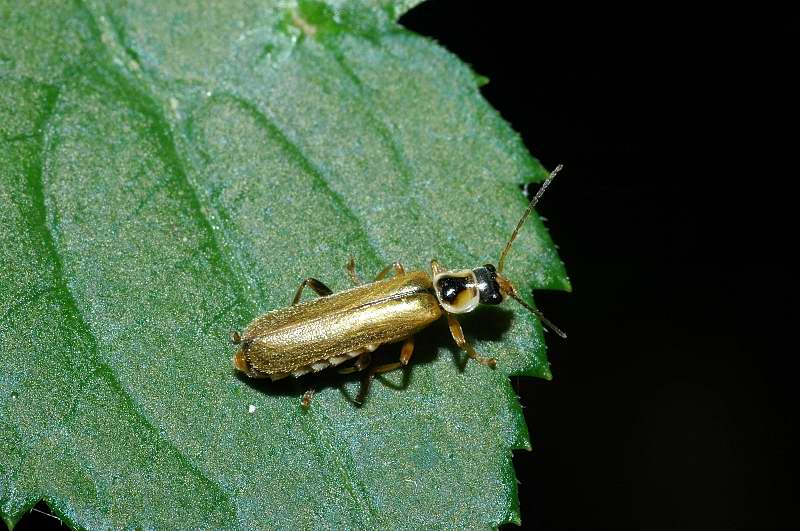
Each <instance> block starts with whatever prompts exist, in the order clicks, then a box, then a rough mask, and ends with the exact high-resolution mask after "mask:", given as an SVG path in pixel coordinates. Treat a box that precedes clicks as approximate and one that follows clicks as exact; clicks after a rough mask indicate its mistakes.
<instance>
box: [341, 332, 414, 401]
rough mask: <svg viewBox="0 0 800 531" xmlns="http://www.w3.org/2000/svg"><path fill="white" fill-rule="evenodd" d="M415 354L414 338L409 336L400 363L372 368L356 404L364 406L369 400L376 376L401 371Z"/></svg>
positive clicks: (402, 350) (401, 351)
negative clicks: (368, 395) (367, 399)
mask: <svg viewBox="0 0 800 531" xmlns="http://www.w3.org/2000/svg"><path fill="white" fill-rule="evenodd" d="M413 354H414V336H409V337H407V338H406V340H405V341H403V347H402V348H401V349H400V361H396V362H394V363H386V364H384V365H376V366H374V367H372V368H370V370H369V372H368V373H367V377H366V378H364V381H363V382H361V390H359V392H358V396H356V400H355V402H356V404H359V405H360V404H363V403H364V400H365V399H366V398H367V393H369V388H370V386H371V384H372V380H374V379H375V376H376V375H378V374H380V373H382V372H389V371H393V370H395V369H399V368H400V367H405V366H406V365H408V362H409V361H411V356H412V355H413Z"/></svg>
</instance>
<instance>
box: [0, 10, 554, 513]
mask: <svg viewBox="0 0 800 531" xmlns="http://www.w3.org/2000/svg"><path fill="white" fill-rule="evenodd" d="M416 3H417V2H416V1H409V0H405V1H399V0H398V1H388V0H384V1H379V0H362V1H353V0H339V1H333V0H330V1H327V2H325V3H322V2H316V1H300V2H299V3H297V2H292V1H282V2H277V1H272V2H265V1H263V0H262V1H259V2H236V3H234V2H219V3H208V5H207V6H206V7H198V6H197V5H195V4H194V3H188V2H187V3H185V4H186V5H182V3H179V2H169V3H161V2H159V3H153V2H143V1H142V2H137V1H131V2H127V3H120V2H108V3H103V2H102V1H100V0H87V1H85V2H78V1H76V2H41V5H35V3H34V2H24V3H23V2H15V1H11V0H9V1H5V2H3V3H2V5H0V212H2V218H1V219H2V223H1V224H0V263H2V269H1V270H0V361H1V362H2V367H3V370H2V372H1V373H0V513H1V514H2V517H3V518H4V519H5V521H6V522H7V523H8V525H9V526H13V524H14V523H15V522H16V521H18V519H19V518H20V517H21V515H23V514H24V513H25V512H26V511H27V510H28V509H29V508H30V507H32V506H33V505H34V504H35V503H36V502H37V501H38V500H40V499H44V500H45V501H46V502H47V503H48V504H49V506H50V507H51V508H52V509H53V511H55V512H56V513H57V514H58V515H60V516H61V517H63V518H64V519H66V521H67V522H68V523H69V524H70V525H71V526H73V527H80V528H123V527H126V528H127V527H158V528H178V527H179V528H195V527H212V528H252V527H266V528H288V527H292V528H315V529H316V528H337V529H341V528H397V527H412V528H420V527H424V528H490V527H493V526H496V525H498V524H500V523H503V522H507V521H517V522H518V521H519V509H518V502H517V497H516V489H517V486H516V482H515V478H514V471H513V468H512V463H511V450H512V449H517V448H528V447H529V441H528V434H527V429H526V427H525V424H524V421H523V417H522V412H521V409H520V405H519V403H518V401H517V397H516V396H515V395H514V392H513V390H512V388H511V385H510V382H509V378H508V377H509V375H515V374H526V375H536V376H541V377H545V378H549V377H550V373H549V370H548V364H547V361H546V359H545V355H544V342H543V338H542V330H541V328H540V326H539V324H538V323H537V322H536V320H535V319H534V318H533V317H532V316H531V315H529V314H527V313H525V312H523V311H521V310H520V308H519V307H518V306H510V307H506V308H490V309H481V310H479V311H476V312H475V313H474V314H471V315H470V316H468V317H466V318H464V319H462V322H463V323H464V328H465V331H466V333H467V335H468V337H469V338H470V339H471V340H473V342H474V344H475V346H476V348H477V350H478V351H479V352H481V353H482V354H484V355H488V356H495V357H496V358H497V359H498V367H497V369H496V370H491V369H488V368H486V367H483V366H480V365H478V364H476V363H466V364H464V365H463V369H462V362H463V361H464V359H465V358H464V355H463V353H460V352H459V351H458V349H457V348H455V346H454V345H453V344H452V340H451V339H450V338H449V337H448V335H447V330H446V327H445V326H442V324H441V323H439V324H437V325H435V326H433V327H431V328H430V329H428V330H427V331H425V332H423V333H422V334H421V337H420V338H419V340H418V343H417V350H416V354H415V358H414V363H412V365H411V366H410V367H409V368H407V369H406V370H404V371H395V372H393V373H388V374H386V375H385V376H384V377H382V378H380V379H379V380H378V381H376V383H375V385H374V386H373V388H372V392H371V394H370V397H369V399H368V402H367V403H366V405H365V406H364V407H362V408H357V407H354V406H353V404H352V403H351V402H350V401H349V400H348V396H350V397H352V396H354V395H355V393H356V392H357V390H358V386H359V376H358V375H352V376H349V377H345V376H340V375H337V374H336V373H335V372H334V371H328V372H330V373H331V374H327V373H323V374H320V375H319V376H314V377H308V378H304V379H299V380H296V381H283V382H277V383H275V384H269V383H264V382H256V383H254V382H251V381H247V379H246V378H240V377H237V375H236V374H234V371H233V370H232V367H231V363H230V357H231V355H232V353H233V348H232V347H231V345H230V344H229V342H228V337H229V336H228V334H229V331H230V330H233V329H241V328H243V327H244V326H245V325H246V324H247V323H248V322H249V321H250V320H251V319H252V318H254V317H255V316H257V315H259V314H260V313H263V312H265V311H267V310H271V309H275V308H279V307H282V306H285V305H287V303H288V302H289V300H290V298H291V295H292V294H293V292H294V290H295V289H296V287H297V285H298V283H299V282H300V280H301V279H302V278H304V277H306V276H314V277H317V278H319V279H321V280H322V281H324V282H325V283H327V284H328V285H330V286H331V287H332V288H334V290H341V289H344V288H347V287H349V283H348V280H347V277H346V275H345V272H344V264H345V262H346V261H347V258H348V257H349V256H351V255H352V256H354V257H355V259H356V263H357V265H358V267H359V270H360V271H361V274H362V276H364V277H368V276H370V275H374V273H375V272H376V271H378V270H379V269H381V268H382V266H383V265H385V264H386V263H389V262H391V261H393V260H401V261H402V262H404V264H405V265H406V267H408V268H412V269H419V268H427V267H428V263H429V261H430V259H431V258H434V257H435V258H438V259H439V260H440V261H441V262H442V263H443V264H444V265H445V266H448V267H453V268H461V267H475V266H477V265H480V264H483V263H486V262H495V261H496V260H497V256H498V253H499V251H500V249H501V247H502V245H503V243H504V242H505V240H506V238H507V237H508V235H509V232H510V230H511V229H512V227H513V226H514V223H515V222H516V221H517V218H518V217H519V216H520V214H521V213H522V211H523V210H524V208H525V200H524V198H523V197H522V194H521V193H520V190H519V185H520V184H521V183H523V182H527V181H531V180H541V179H543V178H544V176H545V171H544V169H543V168H542V167H541V166H540V165H539V164H538V163H537V162H536V161H535V160H533V159H532V158H531V157H530V155H529V154H528V153H527V152H526V150H525V148H524V146H523V144H522V142H521V141H520V139H519V138H518V136H517V135H516V134H515V133H513V132H512V131H511V129H510V128H509V126H508V125H507V124H506V123H504V122H503V121H502V120H501V119H500V117H499V116H498V114H497V113H496V112H495V111H494V110H493V109H491V108H490V106H489V105H488V104H487V103H486V102H485V101H484V100H483V99H482V97H481V96H480V94H479V92H478V89H477V81H476V79H478V78H477V77H476V76H475V75H474V74H473V73H472V72H471V71H470V70H469V69H468V68H467V67H466V66H465V65H464V64H463V63H461V62H460V61H459V60H458V59H457V58H455V57H454V56H453V55H451V54H450V53H448V52H447V51H445V50H443V49H442V48H440V47H439V46H437V45H436V44H435V43H433V42H431V41H430V40H428V39H425V38H422V37H419V36H417V35H414V34H412V33H410V32H408V31H406V30H404V29H403V28H401V27H400V26H398V25H397V23H396V18H397V17H398V16H399V15H400V14H401V13H402V12H403V11H405V10H407V9H409V8H410V7H411V6H413V5H414V4H416ZM506 271H507V273H508V276H509V277H510V278H511V279H513V280H514V281H515V282H516V283H517V284H518V286H519V287H520V288H524V291H526V292H528V291H529V288H551V289H568V288H569V284H568V280H567V278H566V276H565V273H564V270H563V267H562V264H561V262H560V261H559V259H558V256H557V254H556V251H555V250H554V248H553V245H552V243H551V242H550V240H549V238H548V236H547V233H546V230H545V229H544V227H543V226H542V224H541V221H540V220H538V219H535V217H534V219H532V220H531V221H530V222H529V224H528V226H526V227H525V229H524V230H523V232H522V234H521V236H520V238H519V240H518V242H517V243H516V244H515V249H514V250H513V252H512V253H511V254H510V257H509V261H508V267H507V269H506ZM506 306H508V305H506ZM380 352H382V353H383V359H386V360H389V359H392V358H396V356H397V353H398V352H397V346H396V345H393V346H388V347H383V348H382V349H381V351H380ZM307 385H314V386H315V387H316V388H317V390H318V393H317V395H316V397H315V398H314V401H313V403H312V405H311V408H310V410H308V411H307V412H304V411H303V410H302V409H301V407H300V396H301V395H302V392H303V391H304V390H305V389H306V386H307ZM393 387H399V388H393ZM251 406H254V408H255V409H254V410H253V408H252V407H251ZM251 410H252V412H251Z"/></svg>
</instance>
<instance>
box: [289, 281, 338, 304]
mask: <svg viewBox="0 0 800 531" xmlns="http://www.w3.org/2000/svg"><path fill="white" fill-rule="evenodd" d="M306 286H308V287H309V288H311V289H313V290H314V291H316V292H317V295H319V296H320V297H327V296H328V295H330V294H331V293H333V291H331V288H329V287H328V286H326V285H325V284H323V283H322V282H320V281H319V280H317V279H316V278H311V277H309V278H307V279H305V280H304V281H302V282H301V283H300V287H299V288H297V293H295V294H294V299H293V300H292V306H294V305H295V304H297V303H298V302H299V301H300V296H301V295H302V294H303V288H305V287H306Z"/></svg>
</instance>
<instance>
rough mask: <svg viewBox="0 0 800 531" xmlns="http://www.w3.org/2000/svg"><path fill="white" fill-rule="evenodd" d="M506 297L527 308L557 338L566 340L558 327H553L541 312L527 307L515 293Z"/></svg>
mask: <svg viewBox="0 0 800 531" xmlns="http://www.w3.org/2000/svg"><path fill="white" fill-rule="evenodd" d="M508 295H509V296H510V297H511V298H512V299H514V300H515V301H517V302H518V303H520V304H521V305H523V306H524V307H525V308H527V309H528V310H529V311H530V312H531V313H533V315H535V316H536V317H538V318H539V320H540V321H541V322H542V324H544V325H545V326H546V327H547V328H549V329H550V330H552V331H553V332H555V333H556V334H557V335H558V336H559V337H561V338H562V339H567V334H565V333H564V332H563V331H562V330H561V329H560V328H559V327H557V326H556V325H554V324H553V322H552V321H550V319H548V318H547V317H545V316H544V314H543V313H542V312H540V311H539V310H537V309H536V308H534V307H533V306H531V305H529V304H528V303H527V302H525V301H524V300H522V298H521V297H520V296H519V295H517V293H516V292H515V291H512V292H510V293H509V294H508Z"/></svg>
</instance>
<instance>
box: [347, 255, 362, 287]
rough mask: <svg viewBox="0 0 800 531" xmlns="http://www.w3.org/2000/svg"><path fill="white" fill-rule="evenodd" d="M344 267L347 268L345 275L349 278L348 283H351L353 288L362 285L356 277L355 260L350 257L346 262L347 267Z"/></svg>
mask: <svg viewBox="0 0 800 531" xmlns="http://www.w3.org/2000/svg"><path fill="white" fill-rule="evenodd" d="M345 267H346V268H347V274H348V276H349V277H350V282H352V283H353V285H354V286H360V285H361V284H363V282H361V279H360V278H359V276H358V273H356V259H355V258H353V257H352V256H351V257H350V260H348V261H347V265H346V266H345Z"/></svg>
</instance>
